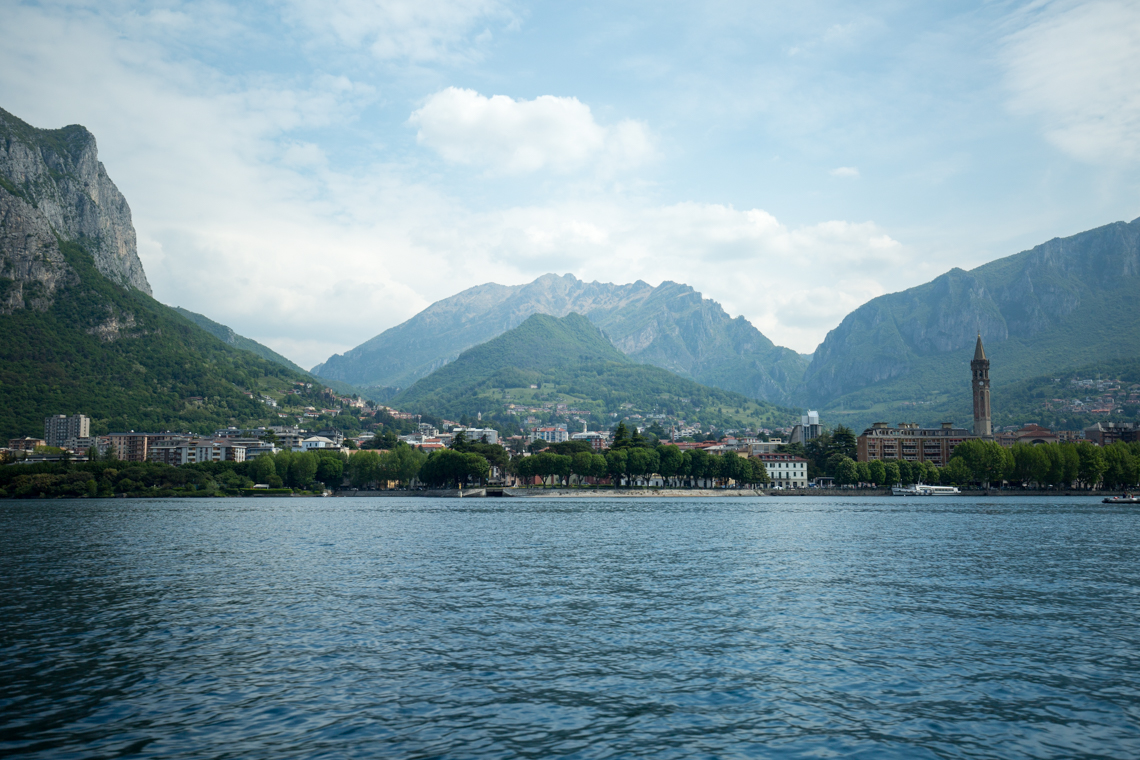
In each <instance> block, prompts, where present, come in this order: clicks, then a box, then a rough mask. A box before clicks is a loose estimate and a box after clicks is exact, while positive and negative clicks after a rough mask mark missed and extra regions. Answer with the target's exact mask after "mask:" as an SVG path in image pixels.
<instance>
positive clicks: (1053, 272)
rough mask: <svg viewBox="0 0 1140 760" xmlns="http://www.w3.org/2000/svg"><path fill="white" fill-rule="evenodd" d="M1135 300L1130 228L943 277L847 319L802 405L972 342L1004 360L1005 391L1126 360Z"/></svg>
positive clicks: (1138, 259)
mask: <svg viewBox="0 0 1140 760" xmlns="http://www.w3.org/2000/svg"><path fill="white" fill-rule="evenodd" d="M1137 292H1140V219H1137V220H1135V221H1133V222H1131V223H1124V222H1117V223H1115V224H1109V225H1106V226H1104V227H1099V228H1097V229H1094V230H1089V231H1088V232H1082V233H1080V234H1078V235H1074V236H1072V237H1068V238H1063V239H1062V238H1056V239H1054V240H1050V241H1049V242H1047V243H1043V244H1042V245H1039V246H1037V247H1035V248H1033V249H1031V250H1028V251H1023V252H1021V253H1018V254H1015V255H1013V256H1009V257H1006V258H1003V259H999V260H997V261H994V262H991V263H989V264H986V265H984V266H981V267H978V268H977V269H974V270H972V271H969V272H966V271H963V270H961V269H953V270H951V271H949V272H947V273H946V274H944V275H942V276H940V277H938V278H936V279H935V280H933V281H931V282H929V283H926V284H925V285H920V286H918V287H915V288H911V289H909V290H904V291H902V292H900V293H892V294H890V295H885V296H881V297H879V298H876V299H874V300H872V301H870V302H868V303H866V304H864V305H863V306H861V307H859V308H858V309H856V310H855V311H853V312H852V313H851V314H849V315H848V316H847V317H846V318H845V319H844V320H843V322H842V323H841V324H840V325H839V326H838V327H837V328H835V329H834V330H832V331H831V332H830V333H828V335H827V338H826V339H825V340H824V341H823V343H822V344H821V345H820V347H819V348H818V349H817V350H816V352H815V355H814V357H813V360H812V363H811V365H810V366H809V367H808V370H807V372H806V373H805V376H804V386H805V390H806V394H805V395H806V396H807V398H808V399H809V400H810V401H812V402H814V403H821V404H825V403H829V402H834V401H835V400H836V399H838V398H840V397H842V396H844V395H845V394H849V393H852V392H854V391H857V390H859V389H861V388H865V387H868V386H872V385H875V384H877V383H881V382H883V381H891V380H896V379H899V378H904V377H907V376H909V375H912V374H914V373H915V372H917V371H918V370H920V369H922V368H924V367H926V366H927V365H929V364H930V361H931V360H933V359H935V358H937V357H940V356H946V355H951V354H957V353H969V351H970V349H971V347H972V346H973V344H974V340H975V337H976V335H977V334H978V333H979V332H980V333H981V335H982V337H983V339H984V340H985V343H986V349H987V352H990V351H996V352H997V353H998V355H1002V356H1004V357H1005V362H1006V363H1005V365H1004V366H998V365H996V364H995V369H994V374H995V376H998V375H1001V374H1005V375H1006V378H1005V379H1006V380H1008V381H1012V380H1014V379H1020V378H1019V377H1018V378H1015V377H1014V376H1013V374H1017V373H1020V374H1025V373H1028V374H1025V376H1026V377H1031V376H1036V375H1040V374H1044V373H1047V372H1050V371H1054V370H1059V369H1062V368H1064V367H1067V366H1069V365H1075V364H1078V363H1087V362H1090V361H1095V360H1096V359H1098V358H1102V357H1112V356H1117V355H1118V354H1120V352H1121V351H1123V352H1125V353H1128V352H1130V351H1133V350H1134V348H1135V346H1134V345H1133V344H1135V343H1137V340H1138V338H1140V320H1138V317H1137V315H1138V314H1140V310H1138V309H1137V308H1136V293H1137ZM1105 328H1109V329H1108V330H1107V331H1106V329H1105ZM1046 348H1047V349H1048V353H1046Z"/></svg>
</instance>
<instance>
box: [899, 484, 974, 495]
mask: <svg viewBox="0 0 1140 760" xmlns="http://www.w3.org/2000/svg"><path fill="white" fill-rule="evenodd" d="M960 493H962V492H961V491H959V490H958V487H957V486H928V485H926V484H925V483H915V484H914V485H913V486H895V487H894V488H892V489H891V494H892V495H894V496H956V495H958V494H960Z"/></svg>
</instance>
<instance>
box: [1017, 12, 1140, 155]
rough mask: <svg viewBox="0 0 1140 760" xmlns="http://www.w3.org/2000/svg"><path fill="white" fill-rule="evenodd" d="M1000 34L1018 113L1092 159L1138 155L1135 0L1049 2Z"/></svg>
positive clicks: (1139, 65)
mask: <svg viewBox="0 0 1140 760" xmlns="http://www.w3.org/2000/svg"><path fill="white" fill-rule="evenodd" d="M1033 10H1035V11H1037V15H1036V16H1033V17H1031V20H1030V21H1029V23H1028V25H1027V26H1025V28H1023V29H1022V30H1020V31H1018V32H1016V33H1014V34H1012V35H1010V36H1009V37H1008V38H1007V39H1006V40H1005V44H1006V47H1005V62H1006V66H1007V82H1008V85H1009V87H1010V90H1011V92H1012V107H1013V109H1014V110H1015V111H1016V112H1017V113H1021V114H1027V115H1032V116H1036V117H1038V118H1040V119H1041V121H1042V123H1043V126H1044V131H1045V135H1046V137H1047V138H1048V139H1049V140H1050V141H1051V142H1052V143H1054V144H1055V145H1057V146H1058V147H1060V148H1061V149H1062V150H1064V151H1066V152H1068V153H1069V154H1071V155H1073V156H1075V157H1077V158H1079V159H1082V160H1085V161H1091V162H1117V161H1121V160H1130V161H1135V160H1137V159H1140V85H1138V84H1137V83H1138V82H1140V3H1137V2H1128V1H1126V0H1120V1H1108V2H1090V3H1073V2H1063V3H1050V4H1047V5H1045V6H1044V7H1043V8H1040V9H1038V8H1037V7H1034V9H1033Z"/></svg>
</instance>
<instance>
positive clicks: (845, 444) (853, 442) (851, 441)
mask: <svg viewBox="0 0 1140 760" xmlns="http://www.w3.org/2000/svg"><path fill="white" fill-rule="evenodd" d="M857 449H858V439H857V438H856V437H855V431H853V430H852V429H851V428H849V427H845V426H843V425H836V426H835V432H833V433H832V434H831V453H832V454H841V455H843V456H845V457H847V458H848V459H851V460H854V459H855V457H856V451H857Z"/></svg>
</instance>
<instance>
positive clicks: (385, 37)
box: [288, 0, 514, 62]
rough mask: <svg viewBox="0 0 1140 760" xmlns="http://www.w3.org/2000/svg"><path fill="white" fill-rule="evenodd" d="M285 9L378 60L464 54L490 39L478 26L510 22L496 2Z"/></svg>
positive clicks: (414, 0) (402, 1)
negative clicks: (473, 36) (493, 22)
mask: <svg viewBox="0 0 1140 760" xmlns="http://www.w3.org/2000/svg"><path fill="white" fill-rule="evenodd" d="M288 7H289V9H290V11H291V15H292V17H293V18H294V19H296V20H297V21H298V22H300V23H301V24H303V25H305V26H306V27H308V28H309V29H311V30H313V31H314V32H316V33H317V34H318V35H321V36H324V37H331V38H333V39H335V40H336V41H337V42H339V43H340V44H342V45H346V46H348V47H350V48H362V49H366V50H368V51H369V52H370V53H371V54H372V55H373V56H375V57H376V58H378V59H381V60H400V59H404V60H410V61H416V62H425V61H438V60H446V59H454V58H457V57H458V58H463V57H470V56H471V55H473V53H474V50H475V48H476V46H478V45H479V44H480V43H485V42H487V41H488V40H489V39H490V37H491V34H490V32H489V30H487V29H486V28H485V27H483V26H482V25H483V24H485V23H489V22H491V21H494V20H500V21H505V22H506V23H507V25H508V26H509V25H511V24H513V23H514V21H513V17H512V16H511V14H510V12H509V10H508V9H507V7H506V5H505V4H504V3H502V2H498V0H290V1H289V3H288ZM473 33H474V34H475V35H476V37H475V38H474V39H471V35H472V34H473Z"/></svg>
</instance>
